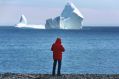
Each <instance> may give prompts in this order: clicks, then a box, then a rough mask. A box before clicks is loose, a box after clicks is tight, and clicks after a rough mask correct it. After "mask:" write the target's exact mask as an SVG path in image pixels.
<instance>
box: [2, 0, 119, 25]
mask: <svg viewBox="0 0 119 79" xmlns="http://www.w3.org/2000/svg"><path fill="white" fill-rule="evenodd" d="M68 1H70V2H72V3H74V5H75V6H76V7H77V8H78V9H79V10H80V12H81V13H82V15H83V16H84V21H83V26H119V5H118V4H119V0H0V25H15V24H17V23H18V22H19V19H20V16H21V15H22V14H24V15H25V16H26V18H27V20H28V23H29V24H45V21H46V19H48V18H52V17H56V16H59V15H60V14H61V12H62V11H63V9H64V6H65V5H66V3H67V2H68Z"/></svg>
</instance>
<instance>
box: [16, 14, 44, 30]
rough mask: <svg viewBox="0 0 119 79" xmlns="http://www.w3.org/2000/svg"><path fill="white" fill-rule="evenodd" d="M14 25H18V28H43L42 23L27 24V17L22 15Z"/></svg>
mask: <svg viewBox="0 0 119 79" xmlns="http://www.w3.org/2000/svg"><path fill="white" fill-rule="evenodd" d="M15 27H18V28H34V29H45V26H44V25H35V24H27V19H26V17H25V16H24V15H22V16H21V18H20V21H19V23H18V24H16V26H15Z"/></svg>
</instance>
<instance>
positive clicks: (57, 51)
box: [51, 38, 65, 76]
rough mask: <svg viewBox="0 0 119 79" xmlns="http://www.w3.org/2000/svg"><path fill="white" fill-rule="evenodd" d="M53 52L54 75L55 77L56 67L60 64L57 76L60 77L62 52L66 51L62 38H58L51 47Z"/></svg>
mask: <svg viewBox="0 0 119 79" xmlns="http://www.w3.org/2000/svg"><path fill="white" fill-rule="evenodd" d="M51 51H53V60H54V62H53V70H52V75H53V76H54V75H55V70H56V65H57V62H58V70H57V75H58V76H60V75H61V72H60V70H61V62H62V52H64V51H65V49H64V47H63V45H62V42H61V38H57V39H56V41H55V43H53V45H52V47H51Z"/></svg>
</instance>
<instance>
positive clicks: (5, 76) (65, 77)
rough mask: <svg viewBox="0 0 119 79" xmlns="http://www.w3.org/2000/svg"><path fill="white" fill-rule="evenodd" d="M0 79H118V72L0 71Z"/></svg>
mask: <svg viewBox="0 0 119 79" xmlns="http://www.w3.org/2000/svg"><path fill="white" fill-rule="evenodd" d="M0 79H119V74H62V75H61V76H52V75H51V74H21V73H0Z"/></svg>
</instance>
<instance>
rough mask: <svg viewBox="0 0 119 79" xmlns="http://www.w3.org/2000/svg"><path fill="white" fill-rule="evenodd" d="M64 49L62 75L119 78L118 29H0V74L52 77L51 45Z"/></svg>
mask: <svg viewBox="0 0 119 79" xmlns="http://www.w3.org/2000/svg"><path fill="white" fill-rule="evenodd" d="M57 37H61V38H62V43H63V45H64V47H65V50H66V51H65V52H64V53H63V60H62V70H61V71H62V73H97V74H99V73H100V74H104V73H106V74H115V73H116V74H117V73H118V74H119V28H118V27H85V28H83V29H82V30H36V29H18V28H15V27H0V72H1V73H3V72H15V73H51V71H52V63H53V61H52V60H53V59H52V52H51V51H50V48H51V45H52V43H53V42H54V41H55V39H56V38H57Z"/></svg>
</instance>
